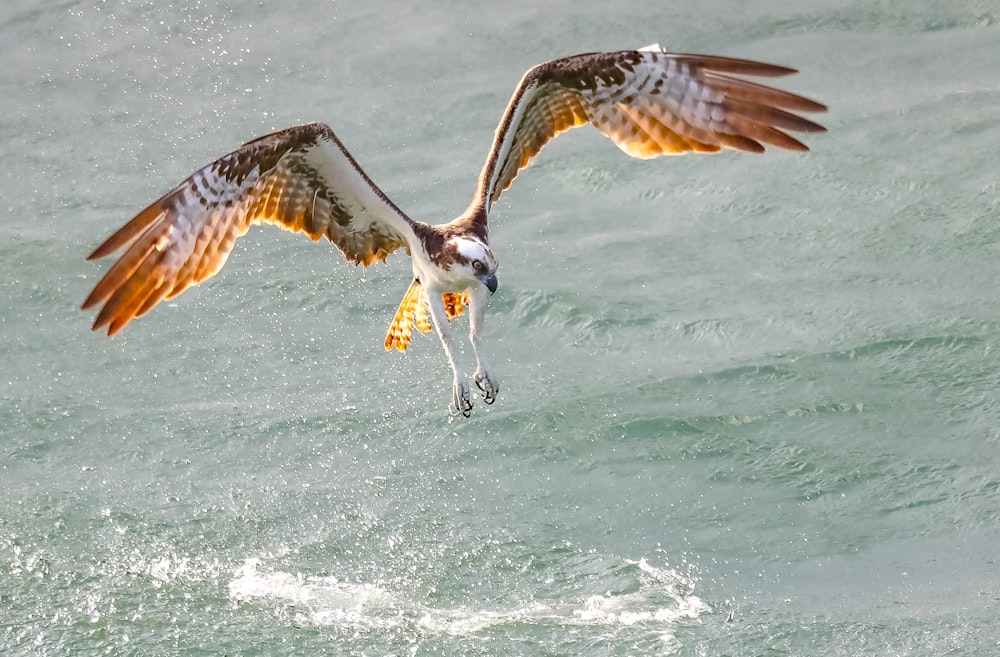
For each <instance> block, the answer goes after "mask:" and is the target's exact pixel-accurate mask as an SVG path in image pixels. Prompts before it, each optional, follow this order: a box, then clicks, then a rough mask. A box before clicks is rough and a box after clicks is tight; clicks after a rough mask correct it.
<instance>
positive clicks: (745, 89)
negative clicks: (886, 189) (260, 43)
mask: <svg viewBox="0 0 1000 657" xmlns="http://www.w3.org/2000/svg"><path fill="white" fill-rule="evenodd" d="M793 72H794V71H793V70H792V69H788V68H784V67H780V66H774V65H771V64H763V63H759V62H751V61H747V60H741V59H731V58H725V57H712V56H705V55H683V54H671V53H667V52H665V51H663V50H662V49H660V48H659V47H658V46H650V47H648V48H645V49H642V50H630V51H620V52H612V53H591V54H585V55H575V56H572V57H566V58H562V59H557V60H553V61H551V62H547V63H545V64H540V65H538V66H535V67H533V68H532V69H530V70H529V71H528V72H527V73H526V74H525V76H524V77H523V78H522V80H521V83H520V84H519V85H518V87H517V88H516V89H515V91H514V95H513V97H512V98H511V101H510V103H509V104H508V106H507V109H506V111H505V112H504V115H503V117H502V118H501V121H500V124H499V125H498V127H497V131H496V135H495V137H494V141H493V145H492V148H491V149H490V153H489V156H488V157H487V160H486V163H485V165H484V166H483V169H482V172H481V173H480V175H479V180H478V184H477V187H476V192H475V194H474V195H473V199H472V202H471V203H470V204H469V206H468V208H466V210H465V211H464V212H463V213H462V214H461V215H459V216H458V218H456V219H455V220H453V221H451V222H449V223H447V224H442V225H431V224H427V223H423V222H420V221H416V220H414V219H411V218H410V217H408V216H407V215H406V214H404V213H403V212H402V211H401V210H400V209H399V208H398V207H396V205H395V204H394V203H393V202H392V201H391V200H390V199H389V198H388V197H387V196H386V195H385V194H384V193H383V192H382V190H381V189H379V188H378V187H377V186H376V185H375V183H374V182H372V181H371V179H370V178H368V176H367V175H366V174H365V173H364V171H363V170H362V169H361V167H360V166H359V165H358V163H357V162H356V161H355V160H354V158H353V157H352V156H351V155H350V153H349V152H348V151H347V149H346V148H345V147H344V145H343V144H342V143H341V142H340V140H339V139H338V138H337V137H336V135H335V134H334V133H333V131H332V130H331V129H330V128H329V127H328V126H326V125H324V124H320V123H312V124H307V125H302V126H296V127H293V128H288V129H286V130H281V131H279V132H275V133H272V134H270V135H267V136H264V137H261V138H259V139H255V140H254V141H251V142H248V143H247V144H244V145H243V146H242V147H240V148H239V149H237V150H235V151H233V152H232V153H229V154H228V155H225V156H223V157H221V158H219V159H218V160H216V161H215V162H213V163H212V164H209V165H208V166H206V167H204V168H202V169H201V170H199V171H197V172H196V173H194V174H193V175H192V176H190V177H189V178H188V179H187V180H185V181H184V182H183V183H181V184H180V185H179V186H178V187H176V188H175V189H173V190H172V191H170V192H168V193H167V194H166V195H165V196H164V197H163V198H161V199H160V200H158V201H156V202H155V203H153V204H152V205H150V206H149V207H148V208H146V209H145V210H143V211H142V212H141V213H139V214H138V215H137V216H136V217H135V218H134V219H132V220H131V221H130V222H129V223H127V224H126V225H125V226H123V227H122V228H121V229H119V230H118V231H117V232H116V233H115V234H114V235H112V236H111V237H110V238H108V239H107V240H106V241H105V242H104V243H103V244H101V246H99V247H98V248H97V249H96V250H95V251H94V252H93V253H92V254H91V255H90V257H89V259H94V258H100V257H103V256H106V255H109V254H111V253H113V252H115V251H116V250H118V249H119V248H122V247H126V246H127V247H128V248H127V249H126V251H125V253H124V255H122V256H121V258H120V259H119V260H118V261H117V262H116V263H115V264H114V265H113V266H112V267H111V268H110V269H109V270H108V272H107V273H106V274H105V275H104V277H103V278H102V279H101V281H100V282H99V283H98V284H97V285H96V286H95V288H94V290H93V291H92V292H91V293H90V295H89V296H88V297H87V299H86V301H84V304H83V308H84V309H87V308H91V307H93V306H96V305H101V306H102V307H101V310H100V311H99V313H98V316H97V319H96V320H95V321H94V326H93V328H94V329H95V330H97V329H101V328H105V327H106V328H107V330H108V334H109V335H113V334H114V333H116V332H118V331H119V330H121V329H122V328H123V327H124V326H125V325H126V324H128V322H129V321H131V320H132V319H133V318H135V317H138V316H140V315H142V314H144V313H146V312H147V311H149V310H150V309H151V308H152V307H153V306H155V305H156V304H157V303H159V302H160V301H161V300H163V299H165V298H170V297H173V296H176V295H177V294H180V293H181V292H182V291H184V290H185V289H187V288H188V287H190V286H191V285H196V284H197V283H200V282H201V281H203V280H205V279H207V278H209V277H211V276H213V275H214V274H215V273H217V272H218V271H219V270H220V269H221V268H222V266H223V264H224V263H225V261H226V258H227V257H228V256H229V253H230V252H231V251H232V248H233V245H234V243H235V240H236V238H238V237H239V236H241V235H243V234H244V233H246V232H247V230H249V228H250V226H252V225H253V224H258V223H267V224H274V225H277V226H279V227H281V228H284V229H286V230H291V231H295V232H302V233H305V234H307V235H309V237H311V238H312V239H314V240H318V239H319V238H320V237H326V238H328V239H329V240H330V241H332V242H333V243H334V244H336V245H337V246H338V247H339V248H340V250H341V251H342V252H343V253H344V255H345V256H346V257H347V259H348V260H350V261H352V262H355V263H357V264H364V265H369V264H371V263H373V262H376V261H378V260H385V259H386V257H387V256H389V255H390V254H391V253H393V252H394V251H396V250H398V249H400V248H404V249H406V250H407V252H408V253H409V254H410V256H411V259H412V264H413V281H412V282H411V284H410V287H409V289H408V290H407V292H406V294H405V295H404V298H403V301H402V303H400V306H399V309H398V310H397V312H396V316H395V318H394V319H393V321H392V323H391V325H390V328H389V333H388V335H387V337H386V341H385V348H386V349H387V350H391V349H398V350H399V351H405V350H406V348H407V346H408V345H409V342H410V336H411V333H412V329H413V328H417V329H418V330H421V331H427V330H430V329H431V327H433V328H435V329H436V330H437V332H438V335H439V336H440V338H441V342H442V344H443V346H444V349H445V353H446V354H447V356H448V360H449V363H450V365H451V367H452V371H453V374H454V381H453V386H452V390H453V394H452V405H453V407H454V408H455V409H456V410H457V411H458V412H460V413H463V414H465V415H468V414H469V412H470V410H471V408H472V397H471V394H470V386H469V384H468V381H467V379H466V378H465V377H464V375H463V374H462V371H461V369H460V368H459V366H458V363H457V359H456V353H455V349H454V346H453V345H454V341H453V339H452V337H451V327H450V319H451V318H452V317H454V316H455V315H458V314H461V313H462V312H463V310H464V308H465V307H466V306H467V307H468V311H469V317H470V322H469V324H470V328H469V337H470V341H471V344H472V347H473V350H474V351H475V354H476V360H477V365H476V371H475V374H474V380H475V382H476V384H477V385H478V386H479V388H480V390H481V391H482V394H483V398H484V400H485V401H486V402H487V403H492V402H493V401H494V400H495V399H496V396H497V393H498V392H499V383H498V379H497V377H496V375H495V373H494V372H493V370H492V368H491V367H490V366H489V364H488V363H487V361H486V360H485V358H484V355H483V352H482V345H481V343H480V332H481V328H482V322H483V314H484V307H485V303H486V297H487V292H489V293H492V292H494V291H495V290H496V288H497V278H496V269H497V261H496V258H495V257H494V255H493V252H492V251H491V249H490V246H489V230H488V216H489V213H490V209H491V208H492V207H493V205H494V203H496V201H497V199H498V198H499V197H500V194H501V193H502V192H503V191H504V190H506V189H507V188H508V187H509V186H510V184H511V183H512V182H513V180H514V178H515V177H516V176H517V174H518V172H519V171H520V170H521V169H523V168H524V167H526V166H527V165H528V163H529V162H530V161H531V159H532V158H533V157H534V156H535V155H537V154H538V152H539V151H540V150H541V149H542V147H543V146H544V145H545V144H546V143H547V142H548V141H549V140H550V139H552V138H553V137H555V136H556V135H558V134H560V133H561V132H564V131H566V130H568V129H570V128H573V127H577V126H580V125H585V124H587V123H590V124H592V125H594V126H595V127H596V128H597V129H598V130H599V131H600V132H601V133H602V134H604V135H605V136H607V137H608V138H609V139H611V140H612V141H613V142H614V143H615V144H616V145H617V146H618V147H619V148H621V149H622V150H623V151H625V152H626V153H628V154H629V155H631V156H633V157H638V158H643V159H646V158H652V157H657V156H659V155H664V154H681V153H685V152H692V151H693V152H716V151H719V150H721V149H722V148H730V149H736V150H744V151H750V152H762V151H763V150H764V146H763V144H768V145H773V146H777V147H780V148H785V149H789V150H799V151H803V150H808V148H807V147H806V146H805V145H804V144H802V143H801V142H799V141H798V140H796V139H794V138H792V137H791V136H789V135H788V134H787V133H786V132H785V131H799V132H820V131H822V130H823V128H822V127H821V126H819V125H817V124H816V123H813V122H812V121H809V120H807V119H804V118H802V117H801V116H798V115H797V114H795V113H793V112H817V111H824V110H825V107H824V106H822V105H820V104H819V103H816V102H814V101H811V100H809V99H806V98H803V97H801V96H796V95H794V94H790V93H787V92H784V91H780V90H777V89H773V88H771V87H766V86H762V85H759V84H756V83H753V82H750V81H748V80H745V79H743V78H742V77H738V76H780V75H786V74H789V73H793Z"/></svg>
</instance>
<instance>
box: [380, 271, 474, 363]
mask: <svg viewBox="0 0 1000 657" xmlns="http://www.w3.org/2000/svg"><path fill="white" fill-rule="evenodd" d="M442 296H443V297H444V308H445V311H446V312H447V313H448V319H451V318H452V317H458V316H459V315H461V314H462V310H463V309H464V308H465V304H467V303H469V298H468V296H467V295H466V294H465V293H464V292H457V293H446V294H444V295H442ZM414 327H416V328H417V330H418V331H420V332H422V333H427V332H428V331H430V330H431V329H432V328H434V325H433V324H432V323H431V318H430V313H429V312H428V301H427V291H426V290H424V287H423V286H422V285H421V284H420V281H418V280H417V279H413V282H412V283H410V287H409V288H408V289H407V290H406V294H404V295H403V300H402V301H400V302H399V307H398V308H397V309H396V316H395V317H393V318H392V323H391V324H389V331H388V333H386V336H385V350H386V351H392V350H393V349H396V350H397V351H406V349H407V347H409V346H410V340H411V339H412V337H413V328H414Z"/></svg>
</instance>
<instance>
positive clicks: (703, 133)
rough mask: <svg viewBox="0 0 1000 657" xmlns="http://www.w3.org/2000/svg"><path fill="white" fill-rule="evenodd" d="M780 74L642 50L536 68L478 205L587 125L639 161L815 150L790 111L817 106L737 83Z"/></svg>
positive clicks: (482, 179)
mask: <svg viewBox="0 0 1000 657" xmlns="http://www.w3.org/2000/svg"><path fill="white" fill-rule="evenodd" d="M795 72H796V71H795V70H794V69H791V68H786V67H784V66H776V65H774V64H764V63H761V62H752V61H748V60H744V59H732V58H729V57H713V56H708V55H686V54H676V53H668V52H666V51H664V50H663V49H662V48H660V46H658V45H653V46H648V47H646V48H643V49H642V50H627V51H622V52H608V53H589V54H584V55H574V56H572V57H566V58H563V59H556V60H553V61H551V62H547V63H545V64H540V65H538V66H535V67H533V68H532V69H530V70H529V71H528V72H527V73H525V75H524V78H522V79H521V83H520V84H519V85H518V86H517V89H516V90H515V91H514V95H513V97H511V100H510V103H509V104H508V105H507V110H506V112H504V115H503V118H502V119H501V120H500V125H499V126H497V131H496V136H495V137H494V139H493V147H492V148H491V150H490V154H489V157H488V158H487V159H486V164H485V166H484V167H483V170H482V172H481V173H480V174H479V185H478V187H477V190H476V196H475V197H474V199H473V202H472V207H482V208H484V209H486V210H487V211H488V210H489V208H491V207H492V206H493V204H494V203H496V201H497V199H498V198H500V194H501V193H503V191H504V190H506V189H507V188H508V187H510V184H511V183H512V182H513V181H514V178H515V177H517V173H518V172H519V171H520V170H521V169H523V168H524V167H526V166H528V163H529V162H531V159H532V158H533V157H535V156H536V155H538V153H539V151H541V150H542V147H543V146H545V144H546V143H548V141H549V140H550V139H552V138H553V137H555V136H556V135H558V134H560V133H562V132H565V131H566V130H569V129H571V128H575V127H577V126H581V125H584V124H587V123H590V124H592V125H593V126H594V127H596V128H597V129H598V130H600V131H601V134H603V135H604V136H605V137H608V138H609V139H611V140H612V141H613V142H614V143H615V144H616V145H617V146H618V147H619V148H620V149H622V150H623V151H625V152H626V153H628V154H629V155H631V156H632V157H638V158H643V159H648V158H653V157H659V156H660V155H679V154H683V153H687V152H691V151H693V152H696V153H713V152H716V151H719V150H721V149H723V148H731V149H735V150H741V151H750V152H753V153H761V152H763V151H764V145H765V144H767V145H770V146H777V147H779V148H786V149H789V150H797V151H806V150H809V149H808V147H806V145H805V144H803V143H802V142H800V141H798V140H797V139H795V138H793V137H791V136H789V135H788V134H787V132H786V131H792V132H824V131H825V128H823V127H822V126H820V125H818V124H816V123H813V122H812V121H809V120H808V119H805V118H802V117H801V116H798V115H796V114H794V113H793V112H823V111H825V110H826V107H825V106H824V105H821V104H820V103H817V102H815V101H812V100H809V99H808V98H803V97H802V96H797V95H795V94H791V93H788V92H786V91H780V90H778V89H774V88H771V87H766V86H763V85H760V84H757V83H754V82H750V81H748V80H745V79H743V78H741V77H735V76H760V77H778V76H783V75H788V74H791V73H795Z"/></svg>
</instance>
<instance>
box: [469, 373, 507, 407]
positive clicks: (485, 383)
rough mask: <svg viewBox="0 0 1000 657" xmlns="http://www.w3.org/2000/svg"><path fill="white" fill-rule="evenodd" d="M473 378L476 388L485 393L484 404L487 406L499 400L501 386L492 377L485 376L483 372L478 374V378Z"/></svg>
mask: <svg viewBox="0 0 1000 657" xmlns="http://www.w3.org/2000/svg"><path fill="white" fill-rule="evenodd" d="M473 378H474V380H475V382H476V387H477V388H479V389H480V390H481V391H482V393H483V402H484V403H485V404H486V405H491V404H493V402H495V401H496V400H497V395H498V393H499V392H500V386H499V385H497V383H496V381H494V380H493V379H492V378H491V377H490V376H488V375H487V376H484V375H483V374H482V373H481V372H476V376H475V377H473Z"/></svg>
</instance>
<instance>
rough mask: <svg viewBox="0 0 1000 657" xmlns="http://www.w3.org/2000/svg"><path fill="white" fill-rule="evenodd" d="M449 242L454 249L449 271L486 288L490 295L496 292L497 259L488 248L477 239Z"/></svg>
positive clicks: (457, 238) (462, 238) (455, 239)
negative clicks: (452, 261) (453, 259)
mask: <svg viewBox="0 0 1000 657" xmlns="http://www.w3.org/2000/svg"><path fill="white" fill-rule="evenodd" d="M449 242H450V243H451V244H450V245H453V246H454V249H455V251H454V252H455V261H454V264H453V265H452V268H451V271H452V272H453V273H456V274H465V275H466V276H467V278H469V279H474V280H476V281H479V282H480V283H482V284H483V285H485V286H486V289H488V290H489V291H490V294H493V293H494V292H496V291H497V259H496V258H495V257H494V256H493V251H491V250H490V247H488V246H487V245H486V244H484V243H482V242H481V241H479V240H478V239H475V238H469V237H453V238H451V239H450V240H449Z"/></svg>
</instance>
